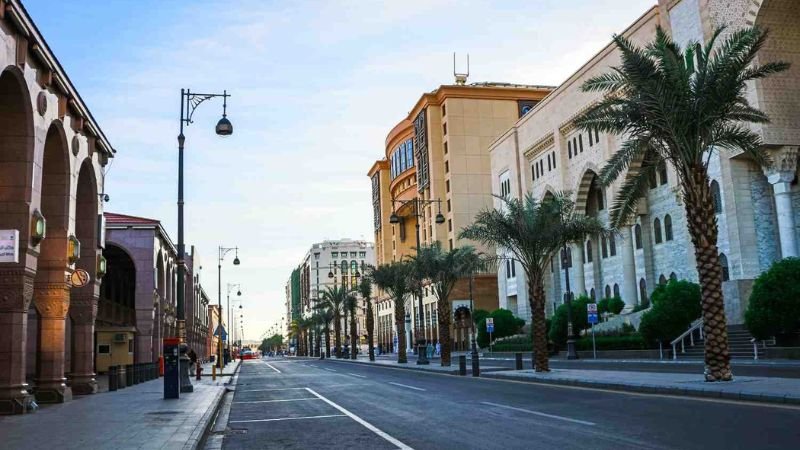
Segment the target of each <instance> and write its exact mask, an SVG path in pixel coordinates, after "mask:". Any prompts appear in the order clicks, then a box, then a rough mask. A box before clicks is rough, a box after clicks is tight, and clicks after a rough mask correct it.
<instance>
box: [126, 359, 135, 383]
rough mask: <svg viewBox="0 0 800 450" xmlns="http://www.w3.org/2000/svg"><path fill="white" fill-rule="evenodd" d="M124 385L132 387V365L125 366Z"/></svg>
mask: <svg viewBox="0 0 800 450" xmlns="http://www.w3.org/2000/svg"><path fill="white" fill-rule="evenodd" d="M125 385H126V386H133V364H126V365H125Z"/></svg>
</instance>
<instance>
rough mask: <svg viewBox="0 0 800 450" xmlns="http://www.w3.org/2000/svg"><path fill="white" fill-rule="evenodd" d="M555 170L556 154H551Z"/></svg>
mask: <svg viewBox="0 0 800 450" xmlns="http://www.w3.org/2000/svg"><path fill="white" fill-rule="evenodd" d="M555 168H556V152H553V169H555Z"/></svg>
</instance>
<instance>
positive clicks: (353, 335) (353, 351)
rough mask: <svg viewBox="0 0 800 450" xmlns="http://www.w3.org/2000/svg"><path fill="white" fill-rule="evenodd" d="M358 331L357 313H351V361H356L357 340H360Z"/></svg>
mask: <svg viewBox="0 0 800 450" xmlns="http://www.w3.org/2000/svg"><path fill="white" fill-rule="evenodd" d="M357 334H358V330H357V329H356V312H355V311H350V359H356V357H357V356H356V355H357V353H356V340H357V339H358V336H357Z"/></svg>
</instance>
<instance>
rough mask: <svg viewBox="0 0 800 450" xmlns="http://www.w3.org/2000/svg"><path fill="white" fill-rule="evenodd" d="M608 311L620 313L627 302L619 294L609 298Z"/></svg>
mask: <svg viewBox="0 0 800 450" xmlns="http://www.w3.org/2000/svg"><path fill="white" fill-rule="evenodd" d="M604 300H608V312H610V313H611V314H619V313H621V312H622V310H623V309H624V308H625V302H624V301H622V299H621V298H619V296H616V295H615V296H614V297H611V298H608V299H604Z"/></svg>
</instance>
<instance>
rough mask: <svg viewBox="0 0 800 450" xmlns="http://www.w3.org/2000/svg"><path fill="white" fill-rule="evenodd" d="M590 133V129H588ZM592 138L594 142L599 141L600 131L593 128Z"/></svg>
mask: <svg viewBox="0 0 800 450" xmlns="http://www.w3.org/2000/svg"><path fill="white" fill-rule="evenodd" d="M590 133H591V131H590ZM594 140H595V142H600V132H599V131H597V129H595V130H594Z"/></svg>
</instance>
